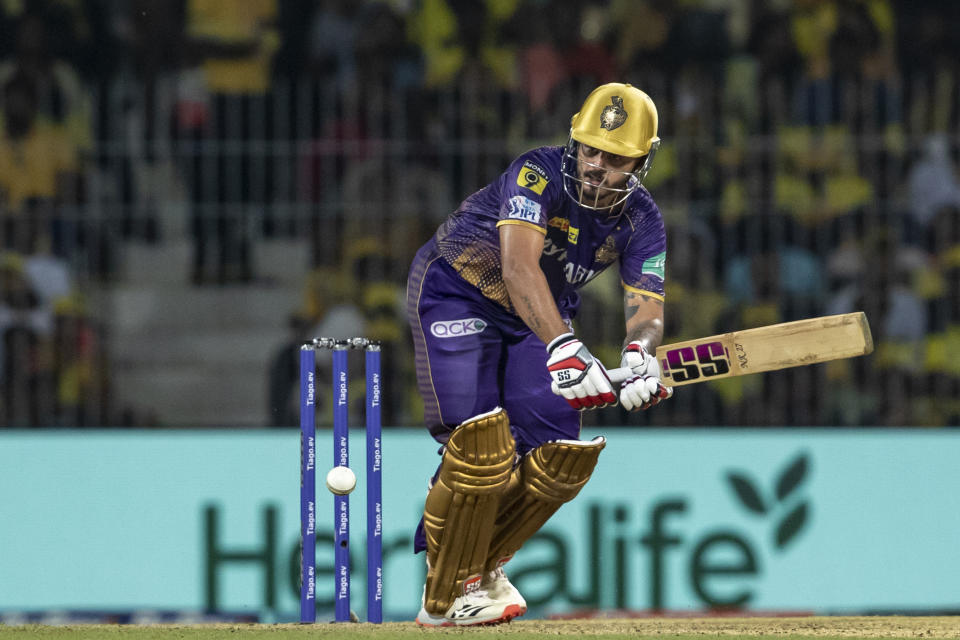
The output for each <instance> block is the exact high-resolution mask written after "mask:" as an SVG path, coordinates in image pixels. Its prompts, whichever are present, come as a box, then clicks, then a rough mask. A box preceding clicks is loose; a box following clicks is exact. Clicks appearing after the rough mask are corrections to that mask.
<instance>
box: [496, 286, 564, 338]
mask: <svg viewBox="0 0 960 640" xmlns="http://www.w3.org/2000/svg"><path fill="white" fill-rule="evenodd" d="M503 279H504V284H506V286H507V293H509V294H510V301H511V302H512V303H513V306H514V309H515V310H516V312H517V315H519V316H520V319H521V320H523V321H524V323H526V325H527V326H528V327H530V330H531V331H533V332H534V333H535V334H536V335H537V337H538V338H540V339H541V340H542V341H543V343H544V344H550V341H551V340H553V339H554V338H556V337H557V336H559V335H561V334H564V333H568V332H569V331H570V328H569V327H568V326H567V323H565V322H564V321H563V318H562V317H561V316H560V311H559V310H558V309H557V303H556V302H555V301H554V299H553V295H552V294H551V293H550V287H549V286H548V285H547V278H546V276H544V275H543V271H541V270H540V269H539V267H538V268H536V269H528V270H523V271H522V272H514V273H512V274H509V275H508V274H507V273H504V278H503Z"/></svg>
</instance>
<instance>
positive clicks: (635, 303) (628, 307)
mask: <svg viewBox="0 0 960 640" xmlns="http://www.w3.org/2000/svg"><path fill="white" fill-rule="evenodd" d="M641 302H653V303H654V304H656V305H658V306H661V307H662V306H663V300H660V299H658V298H654V297H653V296H646V295H643V294H642V293H634V292H633V291H628V292H627V294H626V297H625V298H624V304H623V312H624V316H625V318H626V320H630V318H632V317H633V316H634V314H635V313H637V309H638V308H640V303H641Z"/></svg>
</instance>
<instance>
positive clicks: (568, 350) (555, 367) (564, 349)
mask: <svg viewBox="0 0 960 640" xmlns="http://www.w3.org/2000/svg"><path fill="white" fill-rule="evenodd" d="M547 353H549V354H550V357H549V358H547V369H548V370H549V371H550V377H551V378H553V382H552V383H551V384H550V388H551V389H552V390H553V392H554V393H555V394H557V395H558V396H563V397H564V399H566V401H567V402H568V403H570V406H571V407H573V408H574V409H598V408H600V407H606V406H609V405H612V404H616V403H617V394H615V393H614V392H613V386H612V385H611V383H610V378H609V376H607V370H606V369H604V368H603V365H602V364H600V361H599V360H597V359H596V358H594V357H593V356H592V355H590V352H589V351H587V348H586V347H585V346H583V343H582V342H580V341H579V340H577V339H576V338H575V337H574V336H573V334H572V333H565V334H563V335H561V336H558V337H556V338H554V339H553V340H552V341H551V342H550V344H549V345H548V346H547Z"/></svg>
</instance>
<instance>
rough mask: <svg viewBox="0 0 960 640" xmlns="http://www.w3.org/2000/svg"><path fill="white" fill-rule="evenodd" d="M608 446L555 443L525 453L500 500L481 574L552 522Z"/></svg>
mask: <svg viewBox="0 0 960 640" xmlns="http://www.w3.org/2000/svg"><path fill="white" fill-rule="evenodd" d="M605 446H606V440H604V439H603V438H595V439H594V440H591V441H589V442H582V441H578V440H558V441H554V442H547V443H545V444H542V445H540V446H539V447H537V448H536V449H534V450H533V451H531V452H530V453H528V454H527V455H526V456H525V457H524V459H523V462H522V463H521V464H520V465H519V466H518V467H517V468H516V469H515V470H514V471H513V473H512V474H511V475H510V481H509V482H508V484H507V489H506V491H505V492H504V494H503V497H502V498H501V499H500V508H499V509H498V511H497V518H496V522H495V524H494V531H493V538H492V540H491V541H490V550H489V553H488V554H487V564H486V567H485V570H487V571H492V570H493V569H495V568H496V567H497V562H498V561H499V560H501V559H502V558H506V557H508V556H512V555H513V554H514V553H516V552H517V551H518V550H519V549H520V547H521V546H523V543H524V542H526V541H527V540H529V539H530V538H531V537H532V536H533V534H535V533H536V532H537V531H539V529H540V527H542V526H543V525H544V523H546V522H547V520H549V519H550V516H552V515H553V514H554V513H555V512H556V511H557V509H559V508H560V507H561V506H562V505H563V503H565V502H569V501H570V500H573V499H574V498H575V497H576V495H577V494H578V493H580V489H582V488H583V485H585V484H586V483H587V480H589V479H590V475H591V474H592V473H593V469H594V467H595V466H596V465H597V458H598V457H599V456H600V452H601V451H602V450H603V448H604V447H605Z"/></svg>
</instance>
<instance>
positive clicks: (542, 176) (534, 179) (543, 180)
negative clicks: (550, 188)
mask: <svg viewBox="0 0 960 640" xmlns="http://www.w3.org/2000/svg"><path fill="white" fill-rule="evenodd" d="M517 184H518V185H520V186H521V187H524V188H526V189H530V191H533V192H534V193H535V194H537V195H538V196H542V195H543V190H544V189H545V188H546V187H547V185H548V184H550V180H549V179H548V178H547V172H546V171H544V170H543V168H542V167H540V166H538V165H535V164H534V163H532V162H530V161H529V160H527V161H525V162H524V163H523V167H521V168H520V173H518V174H517Z"/></svg>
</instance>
